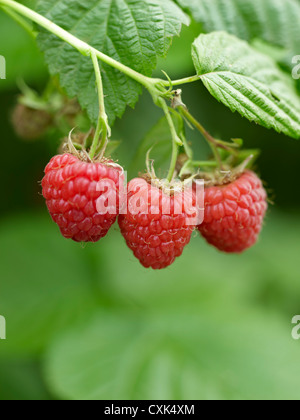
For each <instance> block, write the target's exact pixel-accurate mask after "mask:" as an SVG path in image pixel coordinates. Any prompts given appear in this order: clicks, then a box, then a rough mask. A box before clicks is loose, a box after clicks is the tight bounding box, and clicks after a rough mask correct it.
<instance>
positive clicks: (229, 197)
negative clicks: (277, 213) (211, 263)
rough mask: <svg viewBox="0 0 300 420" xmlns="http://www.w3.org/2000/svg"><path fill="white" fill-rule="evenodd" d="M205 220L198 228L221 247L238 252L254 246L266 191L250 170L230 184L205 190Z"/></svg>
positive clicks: (221, 249) (223, 249) (259, 226)
mask: <svg viewBox="0 0 300 420" xmlns="http://www.w3.org/2000/svg"><path fill="white" fill-rule="evenodd" d="M204 200H205V216H204V222H203V223H202V224H201V225H200V226H198V229H199V231H200V233H201V234H202V236H204V238H205V239H206V240H207V242H208V243H209V244H211V245H213V246H215V247H216V248H217V249H219V250H220V251H224V252H228V253H241V252H243V251H245V250H246V249H248V248H250V247H251V246H253V245H254V244H255V243H256V242H257V239H258V236H259V233H260V232H261V229H262V224H263V219H264V216H265V214H266V210H267V207H268V205H267V193H266V191H265V189H264V188H263V185H262V182H261V180H260V179H259V178H258V177H257V175H256V174H255V173H253V172H250V171H247V172H245V173H244V174H243V175H242V176H241V177H240V178H239V179H237V180H236V181H234V182H232V183H231V184H229V185H225V186H218V187H211V188H207V189H206V190H205V199H204Z"/></svg>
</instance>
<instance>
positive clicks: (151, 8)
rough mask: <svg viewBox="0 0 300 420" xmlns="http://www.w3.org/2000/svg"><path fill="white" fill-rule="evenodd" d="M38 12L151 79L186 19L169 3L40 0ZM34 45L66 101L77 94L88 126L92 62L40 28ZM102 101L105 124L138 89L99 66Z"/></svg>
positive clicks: (94, 104)
mask: <svg viewBox="0 0 300 420" xmlns="http://www.w3.org/2000/svg"><path fill="white" fill-rule="evenodd" d="M37 10H38V12H39V13H41V14H42V15H44V16H46V17H47V18H48V19H50V20H51V21H53V22H55V23H56V24H58V25H59V26H61V27H62V28H64V29H65V30H67V31H69V32H71V33H72V34H73V35H75V36H76V37H78V38H80V39H81V40H83V41H85V42H87V43H88V44H90V45H91V46H93V47H95V48H97V49H98V50H100V51H101V52H103V53H105V54H107V55H109V56H110V57H112V58H114V59H115V60H117V61H119V62H121V63H123V64H125V65H127V66H129V67H131V68H132V69H134V70H136V71H138V72H140V73H142V74H144V75H146V76H150V75H151V74H152V71H153V69H154V68H155V67H156V63H157V57H158V56H165V55H166V53H167V51H168V48H169V46H170V45H171V41H172V37H173V36H176V35H179V34H180V31H181V26H182V24H186V25H188V24H189V18H188V17H187V16H186V15H185V13H184V12H183V11H182V10H181V9H180V8H179V7H178V6H177V5H176V4H175V3H173V1H171V0H85V1H84V2H82V1H79V0H58V1H57V0H39V1H38V5H37ZM38 44H39V47H40V49H41V50H42V51H43V52H44V54H45V59H46V62H47V64H48V66H49V70H50V73H51V74H52V75H56V74H59V75H60V83H61V85H62V87H63V88H65V90H66V92H67V94H68V95H69V96H70V97H75V96H77V97H78V99H79V102H80V104H81V106H82V107H83V108H84V109H87V112H88V115H89V117H90V119H91V121H92V122H93V123H95V122H96V120H97V117H98V100H97V94H96V86H95V76H94V70H93V66H92V63H91V60H90V59H89V58H88V57H83V56H81V54H80V53H79V52H77V51H76V50H75V49H74V48H73V47H71V46H69V45H68V44H66V43H65V42H63V41H61V40H60V39H59V38H57V37H56V36H54V35H52V34H50V33H48V32H46V31H44V30H43V29H41V32H40V34H39V36H38ZM101 69H102V74H103V85H104V93H105V95H106V99H105V103H106V108H107V114H108V116H109V120H110V123H111V124H112V123H113V122H114V121H115V119H116V117H121V116H122V115H123V113H124V111H125V109H126V106H127V105H129V106H131V107H133V106H134V105H135V104H136V102H137V100H138V97H139V94H140V93H141V87H140V86H139V85H138V84H137V83H136V82H135V81H133V80H131V79H129V78H128V77H126V76H125V75H123V74H122V73H120V72H119V71H117V70H115V69H113V68H112V67H110V66H108V65H106V64H102V63H101Z"/></svg>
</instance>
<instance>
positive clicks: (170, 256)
mask: <svg viewBox="0 0 300 420" xmlns="http://www.w3.org/2000/svg"><path fill="white" fill-rule="evenodd" d="M185 194H187V196H188V197H189V198H192V199H193V193H192V189H191V190H190V191H189V192H185ZM187 196H185V200H183V199H182V197H183V195H182V193H177V194H174V195H171V196H170V195H169V194H166V193H164V192H163V191H162V190H161V189H160V188H157V187H156V186H152V185H150V184H149V183H147V182H146V181H145V180H143V179H140V178H137V179H134V180H132V181H131V182H130V183H129V184H128V203H127V211H126V214H120V216H119V225H120V229H121V232H122V235H123V236H124V238H125V240H126V242H127V245H128V247H129V248H130V249H131V250H132V251H133V253H134V255H135V256H136V258H138V259H139V261H140V262H141V264H142V265H143V266H144V267H146V268H149V267H151V268H153V269H156V270H160V269H162V268H166V267H168V266H169V265H171V264H173V262H174V261H175V259H176V258H177V257H179V256H180V255H181V254H182V252H183V249H184V247H185V246H186V245H187V244H188V243H189V242H190V239H191V235H192V232H193V229H194V227H195V226H193V225H190V224H189V221H188V218H189V217H191V218H192V217H193V216H194V214H193V213H192V212H191V211H190V210H191V208H189V209H188V208H187V207H188V206H189V204H187V202H189V203H191V200H190V199H187V200H186V197H187ZM192 204H193V202H192ZM190 213H192V214H190Z"/></svg>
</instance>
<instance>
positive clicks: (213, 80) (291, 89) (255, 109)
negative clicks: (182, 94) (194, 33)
mask: <svg viewBox="0 0 300 420" xmlns="http://www.w3.org/2000/svg"><path fill="white" fill-rule="evenodd" d="M192 55H193V60H194V64H195V68H196V70H197V74H198V75H199V76H201V80H202V82H203V83H204V85H205V86H206V88H207V89H208V90H209V92H210V93H211V94H212V95H213V96H214V97H215V98H216V99H217V100H218V101H219V102H222V103H223V104H224V105H226V106H227V107H229V108H230V109H231V110H232V111H233V112H234V111H238V112H239V113H240V114H241V115H242V116H243V117H246V118H247V119H248V120H249V121H254V122H256V123H258V124H260V125H262V126H264V127H266V128H274V129H275V130H276V131H278V132H283V133H285V134H286V135H288V136H290V137H293V138H296V139H298V138H299V137H300V97H299V95H298V94H297V91H296V89H295V86H294V83H293V80H292V78H291V77H289V76H287V75H286V74H285V73H283V72H282V71H281V70H280V69H279V68H278V67H277V65H276V64H275V62H274V61H273V60H272V59H271V58H269V57H267V56H266V55H264V54H261V53H260V52H257V51H256V50H254V49H253V48H251V47H250V46H249V45H248V44H247V43H246V42H244V41H241V40H239V39H238V38H236V37H234V36H232V35H228V34H227V33H225V32H214V33H211V34H209V35H203V34H202V35H200V36H199V38H197V39H196V40H195V42H194V44H193V47H192Z"/></svg>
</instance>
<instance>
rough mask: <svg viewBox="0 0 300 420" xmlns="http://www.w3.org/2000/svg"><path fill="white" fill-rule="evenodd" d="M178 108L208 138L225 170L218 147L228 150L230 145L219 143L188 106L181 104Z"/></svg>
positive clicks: (217, 159) (218, 161) (216, 157)
mask: <svg viewBox="0 0 300 420" xmlns="http://www.w3.org/2000/svg"><path fill="white" fill-rule="evenodd" d="M178 109H179V112H180V114H181V115H182V116H183V117H184V118H186V119H187V120H188V121H189V122H190V123H191V124H192V125H193V126H194V127H196V128H197V129H198V130H199V131H200V133H201V134H202V135H203V137H204V138H205V139H206V140H207V142H208V144H209V145H210V147H211V149H212V152H213V154H214V156H215V159H216V161H217V163H218V166H219V169H220V170H223V169H224V168H223V163H222V159H221V156H220V153H219V150H218V148H223V149H225V150H228V147H227V146H225V145H220V144H218V142H217V140H216V139H215V138H214V137H213V136H212V135H211V134H210V133H209V132H208V131H207V130H205V128H204V127H203V126H202V125H201V124H200V123H199V122H198V121H197V120H196V118H194V117H193V116H192V114H190V112H189V111H188V109H187V108H186V106H179V107H178Z"/></svg>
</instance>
